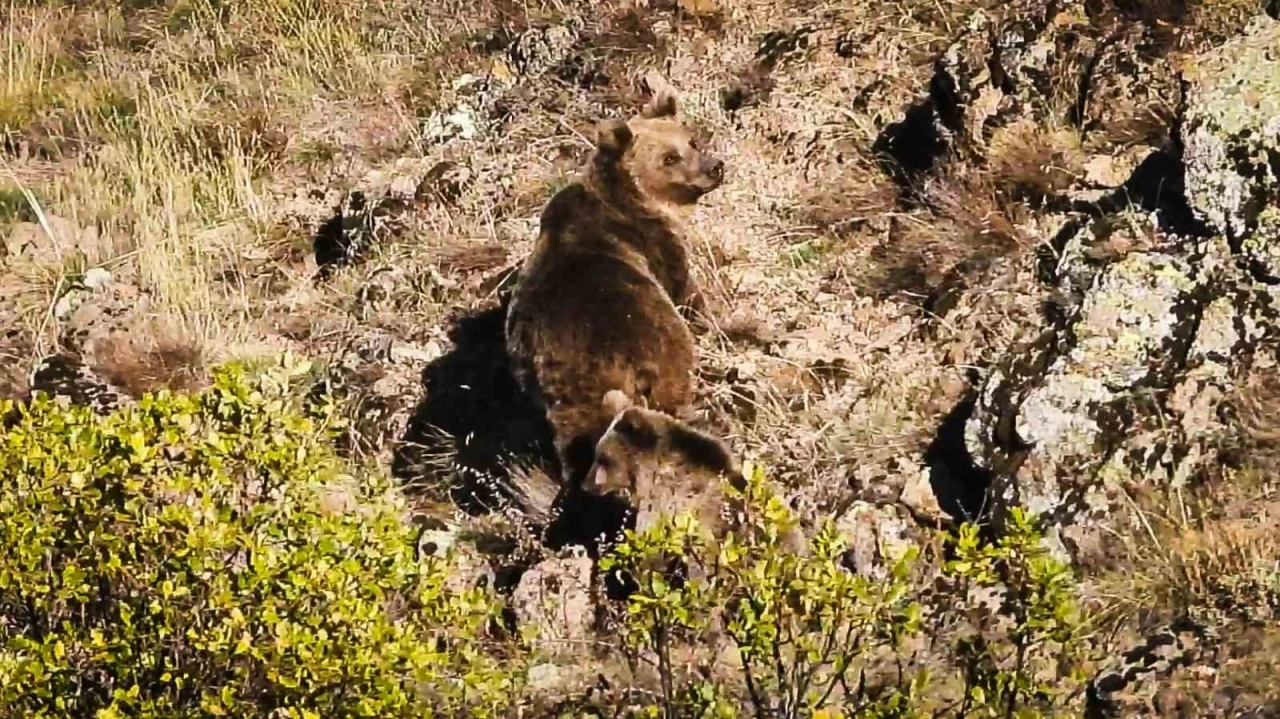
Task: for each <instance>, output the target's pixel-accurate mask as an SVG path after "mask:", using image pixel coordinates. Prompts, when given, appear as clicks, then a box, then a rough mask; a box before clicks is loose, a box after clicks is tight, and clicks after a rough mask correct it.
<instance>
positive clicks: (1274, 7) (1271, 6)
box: [1264, 0, 1280, 20]
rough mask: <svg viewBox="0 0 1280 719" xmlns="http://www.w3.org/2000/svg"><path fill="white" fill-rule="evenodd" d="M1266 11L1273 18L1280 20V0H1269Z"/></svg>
mask: <svg viewBox="0 0 1280 719" xmlns="http://www.w3.org/2000/svg"><path fill="white" fill-rule="evenodd" d="M1264 11H1265V12H1266V13H1267V15H1268V16H1269V17H1270V18H1271V19H1272V20H1280V0H1267V3H1266V7H1265V8H1264Z"/></svg>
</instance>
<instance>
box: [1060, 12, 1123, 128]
mask: <svg viewBox="0 0 1280 719" xmlns="http://www.w3.org/2000/svg"><path fill="white" fill-rule="evenodd" d="M1113 37H1114V36H1112V37H1109V38H1107V41H1105V42H1102V43H1099V44H1098V47H1097V48H1096V49H1095V50H1094V51H1093V55H1091V56H1090V57H1089V62H1088V63H1086V64H1085V67H1084V72H1083V73H1081V75H1080V85H1079V88H1078V90H1077V91H1076V101H1075V102H1074V103H1072V105H1071V109H1070V110H1068V111H1067V121H1068V122H1069V123H1071V126H1072V127H1074V128H1076V129H1078V130H1080V138H1081V139H1082V140H1083V139H1084V137H1085V128H1084V124H1085V123H1084V119H1085V117H1086V116H1087V114H1086V113H1087V112H1088V110H1089V93H1091V92H1092V91H1093V76H1094V73H1095V72H1097V70H1098V64H1099V63H1100V62H1102V55H1103V53H1104V52H1105V51H1106V50H1107V49H1109V47H1110V45H1111V42H1112V38H1113Z"/></svg>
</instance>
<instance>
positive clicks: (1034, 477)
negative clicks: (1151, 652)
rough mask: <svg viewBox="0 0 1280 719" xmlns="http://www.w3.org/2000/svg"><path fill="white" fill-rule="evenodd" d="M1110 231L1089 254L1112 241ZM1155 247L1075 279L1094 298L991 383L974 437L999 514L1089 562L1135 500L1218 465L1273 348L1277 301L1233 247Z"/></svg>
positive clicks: (1190, 242) (1180, 241) (975, 454)
mask: <svg viewBox="0 0 1280 719" xmlns="http://www.w3.org/2000/svg"><path fill="white" fill-rule="evenodd" d="M1125 217H1128V215H1126V216H1125ZM1109 224H1115V223H1114V222H1113V223H1103V224H1101V225H1094V226H1092V227H1091V228H1087V229H1086V230H1084V231H1082V232H1081V233H1080V239H1078V240H1077V241H1078V242H1081V243H1085V244H1086V245H1092V244H1094V243H1100V242H1104V241H1105V240H1106V239H1107V234H1108V233H1109V232H1112V231H1114V229H1109V228H1108V225H1109ZM1119 224H1121V225H1123V224H1125V223H1119ZM1150 236H1151V240H1150V242H1151V246H1150V247H1148V248H1146V249H1144V250H1142V251H1133V252H1129V253H1127V254H1124V255H1123V256H1121V257H1118V258H1114V259H1111V260H1110V261H1107V262H1103V263H1101V267H1100V268H1098V269H1096V270H1095V271H1094V272H1093V273H1086V272H1081V271H1078V270H1077V271H1074V272H1064V273H1063V275H1062V278H1063V280H1064V281H1067V282H1069V281H1070V278H1076V280H1077V281H1078V280H1079V278H1080V277H1082V276H1083V277H1090V276H1091V277H1092V281H1091V285H1090V286H1089V287H1088V289H1087V290H1086V291H1084V292H1083V293H1082V296H1081V298H1080V299H1079V301H1078V303H1075V304H1070V305H1069V306H1068V307H1067V308H1066V309H1065V310H1064V311H1063V313H1062V317H1063V319H1062V320H1061V322H1060V325H1059V326H1057V327H1054V328H1051V329H1049V330H1048V331H1047V332H1046V333H1045V335H1044V336H1042V337H1041V338H1040V340H1039V341H1037V342H1034V343H1031V344H1030V345H1029V346H1028V347H1026V348H1024V349H1023V350H1022V351H1021V352H1017V353H1015V354H1014V355H1013V356H1012V357H1011V358H1010V359H1009V360H1008V361H1007V362H1005V363H1004V364H1002V365H1001V366H1000V367H997V368H995V369H994V370H993V371H992V372H991V373H990V375H989V376H988V377H987V379H986V382H985V383H984V385H983V387H982V388H981V391H980V393H979V397H978V401H977V405H976V407H975V410H974V413H973V415H972V417H971V418H970V420H969V423H968V424H967V426H966V445H967V448H968V451H969V454H970V455H971V457H972V458H973V459H974V462H975V463H976V464H977V465H978V466H979V467H980V468H981V469H983V470H984V471H987V472H989V473H990V474H991V477H992V481H993V486H992V492H991V499H992V500H993V501H994V503H995V504H994V506H995V508H996V509H997V511H999V510H1000V509H1001V508H1005V507H1010V506H1022V507H1026V508H1028V509H1030V510H1032V511H1033V512H1035V513H1037V514H1039V515H1041V516H1044V517H1046V518H1048V519H1049V520H1050V521H1051V523H1052V524H1053V525H1054V526H1056V527H1057V528H1058V530H1059V536H1060V537H1061V539H1062V541H1063V548H1064V549H1066V550H1068V551H1069V552H1070V553H1071V554H1072V555H1073V556H1075V557H1076V558H1078V559H1082V560H1083V559H1085V558H1087V557H1089V556H1094V555H1095V553H1105V550H1106V547H1105V545H1104V544H1103V543H1102V542H1103V539H1104V538H1105V535H1106V532H1104V531H1101V527H1103V526H1105V525H1106V523H1107V522H1109V521H1111V520H1112V518H1113V517H1114V516H1115V514H1116V513H1117V512H1119V511H1120V510H1122V509H1123V508H1124V506H1125V502H1126V501H1128V500H1127V499H1126V498H1127V497H1128V496H1129V495H1130V493H1131V492H1132V491H1133V490H1134V489H1135V488H1137V487H1141V486H1147V487H1153V488H1165V487H1172V486H1179V485H1183V484H1186V483H1188V482H1191V481H1192V480H1194V479H1196V478H1197V477H1199V476H1201V475H1202V474H1203V473H1205V472H1209V471H1212V470H1213V468H1214V467H1216V466H1218V464H1219V457H1218V451H1219V449H1220V448H1222V447H1224V446H1227V445H1229V439H1230V437H1232V436H1233V433H1234V432H1236V431H1237V430H1238V428H1237V427H1235V426H1234V425H1233V424H1232V423H1231V421H1230V420H1229V415H1228V413H1224V412H1222V411H1221V410H1222V409H1223V407H1224V406H1226V405H1227V404H1229V403H1230V402H1231V401H1232V400H1233V396H1234V390H1235V385H1234V381H1235V378H1236V377H1237V376H1238V372H1239V370H1240V368H1241V367H1245V366H1247V365H1248V363H1249V362H1250V361H1251V356H1252V353H1253V351H1254V349H1255V348H1256V347H1257V346H1258V344H1259V343H1260V342H1263V341H1264V340H1267V339H1271V338H1274V336H1275V330H1276V326H1277V324H1276V320H1277V314H1276V309H1275V297H1274V296H1273V295H1272V293H1271V291H1270V289H1269V288H1267V287H1265V286H1262V285H1259V284H1258V283H1256V282H1255V281H1254V280H1253V279H1252V278H1251V277H1249V276H1248V275H1247V273H1245V272H1243V271H1241V270H1240V268H1239V267H1238V265H1237V263H1236V262H1235V258H1234V257H1233V255H1232V253H1231V249H1230V247H1229V246H1228V244H1227V243H1226V241H1225V240H1224V239H1222V238H1209V239H1194V238H1185V237H1179V236H1176V235H1165V234H1163V233H1160V232H1159V231H1158V230H1157V229H1155V228H1154V227H1153V228H1151V230H1150ZM1088 249H1089V247H1088V246H1086V248H1085V249H1084V250H1082V251H1081V252H1080V253H1079V254H1078V255H1077V258H1078V259H1077V262H1084V261H1085V258H1087V257H1089V256H1090V254H1091V253H1089V252H1088Z"/></svg>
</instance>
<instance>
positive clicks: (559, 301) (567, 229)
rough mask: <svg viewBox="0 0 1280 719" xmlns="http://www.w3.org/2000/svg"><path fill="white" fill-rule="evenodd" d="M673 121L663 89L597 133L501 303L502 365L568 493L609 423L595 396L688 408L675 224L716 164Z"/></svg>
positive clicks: (689, 289) (688, 368)
mask: <svg viewBox="0 0 1280 719" xmlns="http://www.w3.org/2000/svg"><path fill="white" fill-rule="evenodd" d="M675 112H676V105H675V98H674V95H672V94H671V93H670V92H669V91H667V90H663V91H660V92H658V93H656V95H655V97H654V98H653V100H652V101H651V102H650V103H649V104H648V105H647V106H646V107H645V109H644V111H643V112H642V113H641V114H640V115H639V116H638V117H635V118H633V119H631V120H630V121H627V122H622V121H616V120H615V121H609V122H605V123H603V124H602V125H601V126H600V128H599V130H598V134H597V142H596V151H595V154H594V156H593V158H592V161H591V165H590V167H589V168H588V170H587V172H586V173H585V176H584V177H583V178H582V179H581V181H579V182H576V183H574V184H572V185H569V186H568V187H566V188H564V189H562V190H560V191H559V192H558V193H556V195H555V197H553V198H552V199H551V202H550V203H549V204H548V205H547V207H546V209H545V210H544V211H543V214H542V221H541V230H540V233H539V237H538V241H537V245H536V246H535V248H534V251H533V253H532V255H531V256H530V257H529V258H528V259H527V260H526V261H525V263H524V266H523V267H522V268H521V271H520V279H519V281H518V283H517V285H516V287H515V289H514V292H513V295H512V301H511V307H510V310H509V311H508V314H507V322H506V337H507V350H508V353H509V355H510V358H511V360H512V367H513V370H514V372H515V375H516V378H517V380H518V381H519V382H520V384H521V385H522V386H523V387H524V388H526V389H527V390H528V391H529V392H530V393H531V394H532V395H533V396H535V397H536V398H537V399H538V400H539V401H540V403H541V404H542V406H543V407H544V408H545V409H546V412H547V418H548V420H549V421H550V424H551V426H552V427H553V430H554V433H555V447H556V453H557V455H558V457H559V458H560V462H561V468H562V480H563V481H564V482H565V483H566V484H567V485H569V486H576V485H578V484H579V483H580V482H581V480H582V478H583V476H584V475H585V473H586V471H587V469H588V467H590V465H591V462H592V459H593V450H594V447H595V443H596V441H597V440H598V439H599V437H600V436H601V435H602V434H603V433H604V431H605V429H606V428H607V427H608V426H609V423H610V422H611V421H612V420H613V417H612V416H611V415H610V414H609V412H608V410H607V408H606V407H605V406H604V405H603V404H602V403H601V397H602V395H603V394H604V393H606V392H608V391H610V390H619V391H621V392H622V393H623V394H625V395H626V396H627V397H629V398H631V399H632V400H634V401H636V402H639V403H642V404H644V405H645V406H647V407H649V408H651V409H655V410H660V411H663V412H668V413H679V412H681V411H682V410H683V409H684V408H685V407H686V406H687V405H688V404H689V402H690V401H691V399H692V395H693V387H692V374H693V370H694V348H693V337H692V335H691V333H690V330H689V327H688V325H687V324H686V322H685V320H684V318H683V317H682V316H681V314H680V312H679V311H678V310H677V307H678V306H680V305H693V306H699V307H700V306H701V304H702V303H701V301H700V299H699V296H698V293H697V291H696V289H695V287H694V283H693V281H692V278H691V276H690V271H689V262H688V251H687V249H686V247H685V242H684V238H683V230H682V225H683V217H682V215H685V214H686V213H687V212H688V210H689V208H691V206H692V205H693V204H694V203H695V202H697V200H698V199H699V198H700V197H702V196H703V195H705V194H706V193H708V192H710V191H712V190H714V189H715V188H716V187H718V186H719V185H720V183H721V181H722V179H723V176H724V164H723V163H722V162H721V161H719V160H717V159H715V158H713V157H711V156H709V155H707V154H705V153H703V152H701V151H700V150H699V149H698V147H697V144H696V143H695V141H694V139H693V137H692V134H691V133H690V132H689V130H688V129H687V128H685V127H684V126H683V125H682V124H681V123H680V122H679V121H677V120H676V119H675Z"/></svg>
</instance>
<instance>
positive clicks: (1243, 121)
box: [1183, 17, 1280, 283]
mask: <svg viewBox="0 0 1280 719" xmlns="http://www.w3.org/2000/svg"><path fill="white" fill-rule="evenodd" d="M1277 48H1280V23H1278V22H1275V21H1273V20H1270V19H1268V18H1265V17H1261V18H1259V19H1258V20H1257V21H1256V22H1255V23H1254V24H1253V25H1252V26H1251V29H1250V31H1249V32H1248V33H1246V34H1245V35H1244V36H1242V37H1240V38H1237V39H1235V40H1232V41H1231V42H1228V43H1227V44H1225V45H1223V46H1222V47H1220V48H1218V49H1216V50H1214V51H1213V52H1210V53H1207V54H1205V55H1203V56H1200V57H1198V58H1195V59H1194V60H1192V61H1191V62H1189V63H1188V65H1187V68H1186V69H1185V71H1184V77H1185V80H1186V83H1187V94H1186V111H1185V114H1184V116H1183V142H1184V144H1185V151H1184V156H1185V160H1186V167H1187V196H1188V199H1189V200H1190V202H1191V205H1192V207H1194V208H1195V210H1196V212H1197V213H1198V214H1199V215H1200V216H1201V217H1203V218H1204V219H1205V220H1206V221H1207V222H1209V223H1210V224H1212V225H1213V226H1214V227H1216V228H1217V229H1218V230H1220V231H1221V232H1222V233H1223V234H1224V235H1226V237H1227V239H1228V240H1230V241H1231V243H1232V246H1233V248H1235V249H1236V250H1237V251H1238V252H1240V253H1241V255H1242V256H1243V257H1244V258H1245V259H1247V260H1248V261H1249V263H1250V265H1251V269H1252V270H1253V272H1254V273H1255V274H1256V275H1257V276H1258V277H1259V278H1260V279H1263V280H1265V281H1267V282H1271V283H1275V282H1280V50H1278V49H1277Z"/></svg>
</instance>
